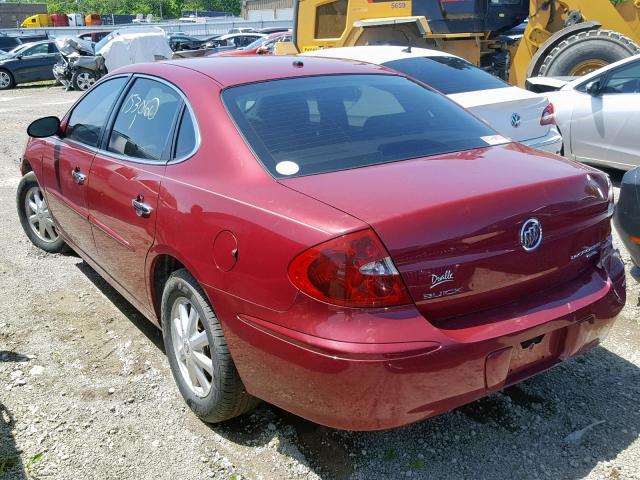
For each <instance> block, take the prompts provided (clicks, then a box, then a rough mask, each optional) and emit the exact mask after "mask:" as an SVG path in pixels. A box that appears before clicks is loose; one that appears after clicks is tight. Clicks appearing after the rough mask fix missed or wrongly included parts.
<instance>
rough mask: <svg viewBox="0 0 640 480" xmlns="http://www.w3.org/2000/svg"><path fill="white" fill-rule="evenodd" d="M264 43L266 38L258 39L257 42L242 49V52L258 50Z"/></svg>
mask: <svg viewBox="0 0 640 480" xmlns="http://www.w3.org/2000/svg"><path fill="white" fill-rule="evenodd" d="M264 41H265V39H264V38H258V39H257V40H256V41H255V42H251V43H250V44H249V45H247V46H246V47H242V50H253V49H254V48H258V47H259V46H260V45H262V43H263V42H264Z"/></svg>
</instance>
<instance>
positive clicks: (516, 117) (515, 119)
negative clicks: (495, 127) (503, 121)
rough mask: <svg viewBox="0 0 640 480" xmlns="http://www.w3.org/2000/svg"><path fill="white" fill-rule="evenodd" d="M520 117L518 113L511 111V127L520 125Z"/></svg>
mask: <svg viewBox="0 0 640 480" xmlns="http://www.w3.org/2000/svg"><path fill="white" fill-rule="evenodd" d="M521 120H522V119H521V118H520V115H519V114H517V113H512V114H511V126H512V127H513V128H518V127H519V126H520V121H521Z"/></svg>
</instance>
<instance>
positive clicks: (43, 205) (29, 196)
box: [16, 172, 66, 253]
mask: <svg viewBox="0 0 640 480" xmlns="http://www.w3.org/2000/svg"><path fill="white" fill-rule="evenodd" d="M16 200H17V206H18V216H19V217H20V223H21V224H22V228H23V230H24V233H26V234H27V237H29V240H31V243H33V244H34V245H35V246H36V247H38V248H40V249H42V250H44V251H45V252H49V253H59V252H62V251H65V250H66V244H65V243H64V240H62V238H61V237H60V235H59V234H58V231H57V229H56V226H55V224H54V223H53V218H52V217H51V213H50V212H49V206H48V205H47V201H46V200H45V198H44V195H43V193H42V190H41V189H40V185H39V184H38V180H37V179H36V176H35V174H34V173H33V172H29V173H27V174H26V175H25V176H24V177H22V180H20V183H19V184H18V192H17V198H16Z"/></svg>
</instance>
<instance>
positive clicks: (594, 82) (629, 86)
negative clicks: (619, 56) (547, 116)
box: [529, 55, 640, 170]
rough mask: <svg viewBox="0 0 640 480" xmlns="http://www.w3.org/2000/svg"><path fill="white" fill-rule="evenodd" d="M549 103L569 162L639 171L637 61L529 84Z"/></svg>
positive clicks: (639, 70) (639, 60)
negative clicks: (574, 161)
mask: <svg viewBox="0 0 640 480" xmlns="http://www.w3.org/2000/svg"><path fill="white" fill-rule="evenodd" d="M529 85H536V86H537V87H538V88H540V87H541V86H547V87H548V88H550V89H554V88H555V89H558V88H559V90H557V91H555V92H554V91H551V92H548V93H545V95H547V96H548V97H549V99H550V100H551V101H552V102H553V105H554V107H555V111H556V122H557V123H558V128H559V129H560V131H561V132H562V135H563V137H564V141H565V143H564V153H565V155H566V156H567V157H568V158H571V159H573V160H577V161H580V162H585V163H591V164H595V165H607V166H610V167H614V168H620V169H624V170H628V169H630V168H633V167H637V166H639V165H640V143H639V142H638V135H637V131H638V125H640V55H636V56H633V57H629V58H626V59H624V60H621V61H619V62H616V63H613V64H611V65H608V66H606V67H604V68H601V69H599V70H596V71H594V72H591V73H589V74H587V75H585V76H583V77H580V78H577V79H574V80H571V79H566V78H555V79H554V78H548V79H544V78H541V79H539V78H535V79H529Z"/></svg>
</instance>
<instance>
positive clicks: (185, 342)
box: [160, 269, 260, 423]
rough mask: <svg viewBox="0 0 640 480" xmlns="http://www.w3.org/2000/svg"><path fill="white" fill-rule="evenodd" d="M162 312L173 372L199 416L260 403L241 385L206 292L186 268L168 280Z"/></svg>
mask: <svg viewBox="0 0 640 480" xmlns="http://www.w3.org/2000/svg"><path fill="white" fill-rule="evenodd" d="M183 309H184V310H183ZM160 316H161V321H162V336H163V339H164V346H165V351H166V354H167V357H168V359H169V365H170V366H171V371H172V373H173V378H174V379H175V381H176V383H177V385H178V389H179V390H180V393H181V394H182V396H183V398H184V399H185V401H186V403H187V405H189V408H191V410H192V411H193V412H194V413H195V414H196V415H197V416H198V417H199V418H200V419H201V420H203V421H205V422H208V423H218V422H222V421H225V420H229V419H231V418H234V417H237V416H238V415H242V414H243V413H246V412H249V411H250V410H253V409H254V408H255V407H256V406H257V405H258V403H259V402H260V401H259V400H258V399H257V398H255V397H253V396H252V395H250V394H249V393H247V391H246V390H245V388H244V385H243V383H242V380H241V379H240V375H239V374H238V371H237V370H236V367H235V365H234V363H233V359H232V358H231V354H230V353H229V349H228V347H227V343H226V340H225V337H224V333H223V332H222V327H221V325H220V322H219V321H218V318H217V317H216V314H215V313H214V311H213V309H212V308H211V305H210V304H209V301H208V300H207V297H206V295H205V294H204V292H203V290H202V288H201V287H200V285H199V284H198V282H197V281H196V279H195V278H193V276H192V275H191V274H190V273H189V272H188V271H187V270H186V269H180V270H177V271H175V272H174V273H172V274H171V276H170V277H169V279H168V280H167V283H166V284H165V287H164V290H163V293H162V303H161V315H160ZM192 316H193V317H192ZM192 318H193V320H192ZM185 331H187V332H188V334H186V335H185ZM205 341H206V343H207V344H206V346H204V342H205ZM204 365H206V366H207V367H209V369H210V371H208V370H207V369H206V368H205V367H204Z"/></svg>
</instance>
